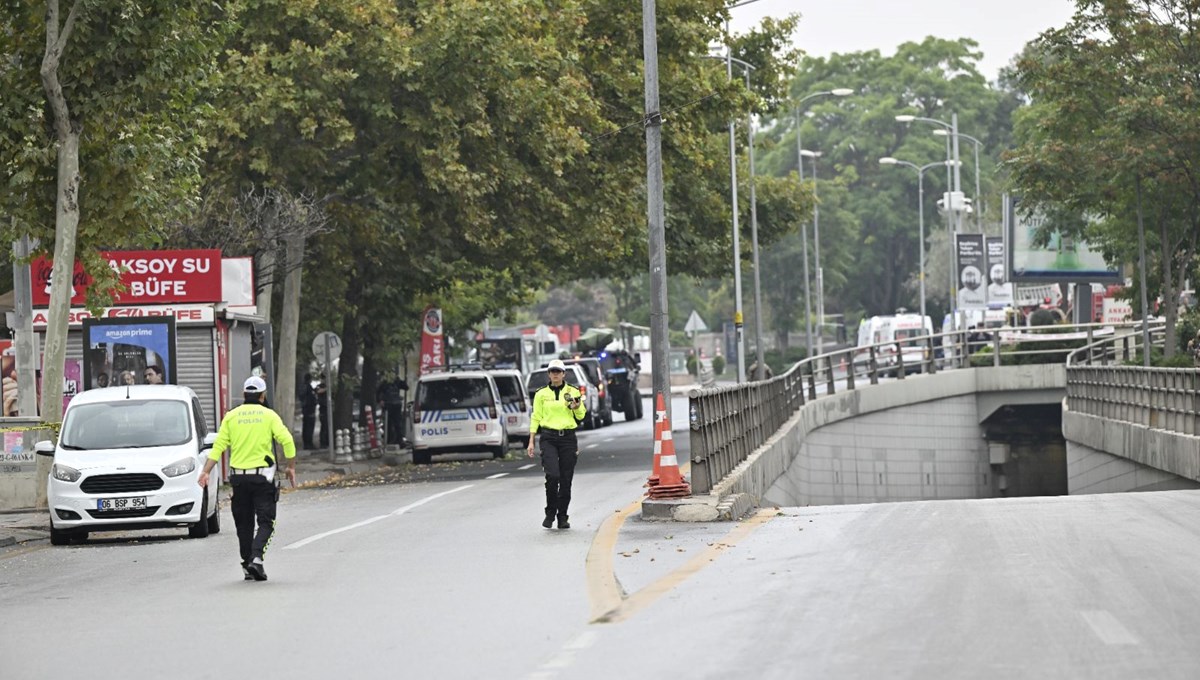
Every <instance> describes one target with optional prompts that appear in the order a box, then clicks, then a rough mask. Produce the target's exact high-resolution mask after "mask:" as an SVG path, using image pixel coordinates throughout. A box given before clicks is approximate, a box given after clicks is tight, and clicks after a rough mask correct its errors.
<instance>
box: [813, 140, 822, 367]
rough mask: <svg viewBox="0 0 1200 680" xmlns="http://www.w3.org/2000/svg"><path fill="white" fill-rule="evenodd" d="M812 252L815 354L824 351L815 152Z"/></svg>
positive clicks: (819, 212)
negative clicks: (814, 281)
mask: <svg viewBox="0 0 1200 680" xmlns="http://www.w3.org/2000/svg"><path fill="white" fill-rule="evenodd" d="M812 159H813V199H814V201H813V254H814V257H815V258H816V262H815V263H814V264H815V265H816V268H817V354H824V353H825V340H824V332H825V277H824V275H823V274H822V272H821V208H820V206H819V205H818V203H819V201H816V200H815V199H816V198H817V154H816V152H813V157H812Z"/></svg>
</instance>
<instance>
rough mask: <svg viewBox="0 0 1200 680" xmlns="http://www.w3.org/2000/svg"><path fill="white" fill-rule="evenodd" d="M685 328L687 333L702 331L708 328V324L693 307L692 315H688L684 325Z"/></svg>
mask: <svg viewBox="0 0 1200 680" xmlns="http://www.w3.org/2000/svg"><path fill="white" fill-rule="evenodd" d="M683 330H684V331H685V332H687V333H700V332H703V331H706V330H708V324H706V323H704V319H701V318H700V315H699V314H697V313H696V310H694V309H693V310H692V315H691V316H689V317H688V320H687V323H686V324H684V326H683Z"/></svg>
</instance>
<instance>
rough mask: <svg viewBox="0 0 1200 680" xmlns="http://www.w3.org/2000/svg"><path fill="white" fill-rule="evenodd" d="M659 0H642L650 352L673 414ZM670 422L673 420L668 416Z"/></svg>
mask: <svg viewBox="0 0 1200 680" xmlns="http://www.w3.org/2000/svg"><path fill="white" fill-rule="evenodd" d="M655 11H656V9H655V0H642V46H643V51H644V55H643V61H644V64H645V81H646V119H645V121H646V218H647V224H648V226H649V229H648V231H649V235H650V236H649V249H650V353H651V357H652V369H651V370H652V371H653V374H652V377H653V388H654V394H655V396H656V397H662V399H663V403H664V404H665V407H666V411H667V418H668V419H669V418H670V417H671V398H670V397H671V382H670V378H671V376H670V370H671V364H670V356H669V354H670V351H671V344H670V339H669V338H668V337H667V244H666V235H665V232H664V226H663V222H664V220H665V217H664V208H663V168H662V114H661V112H660V111H659V110H658V108H659V107H658V26H657V21H656V18H655ZM668 422H669V420H668Z"/></svg>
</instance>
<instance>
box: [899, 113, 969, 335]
mask: <svg viewBox="0 0 1200 680" xmlns="http://www.w3.org/2000/svg"><path fill="white" fill-rule="evenodd" d="M896 120H897V121H898V122H900V123H911V122H913V121H920V122H922V123H931V124H933V125H940V126H941V127H942V128H943V129H945V130H946V133H947V134H948V135H949V137H947V138H946V161H947V165H946V186H947V189H946V222H947V223H948V226H949V230H950V238H949V239H947V241H948V244H947V245H948V248H949V250H950V258H949V260H948V262H949V263H950V266H949V267H947V269H948V270H949V288H947V289H946V290H947V291H948V292H947V296H948V297H949V301H950V305H949V306H950V317H951V318H952V319H954V318H957V312H958V299H957V296H956V295H955V290H954V232H956V231H959V230H960V229H959V228H960V227H961V221H960V220H959V219H958V218H957V217H956V213H957V211H956V210H954V206H953V203H954V200H953V199H954V194H955V193H956V192H958V193H961V191H960V190H959V186H958V180H959V177H960V176H959V173H958V165H961V164H960V163H958V114H957V113H955V114H953V115H952V117H951V120H952V121H953V122H951V123H947V122H946V121H944V120H938V119H937V118H926V117H924V116H914V115H911V114H902V115H898V116H896ZM951 140H953V145H952V144H951ZM950 162H953V163H955V167H954V169H953V171H952V170H951V168H950V165H949V163H950ZM956 325H957V324H956Z"/></svg>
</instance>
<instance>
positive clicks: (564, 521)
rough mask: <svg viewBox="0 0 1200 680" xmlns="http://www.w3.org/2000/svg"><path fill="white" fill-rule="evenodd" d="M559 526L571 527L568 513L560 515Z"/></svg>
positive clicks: (560, 527)
mask: <svg viewBox="0 0 1200 680" xmlns="http://www.w3.org/2000/svg"><path fill="white" fill-rule="evenodd" d="M558 528H559V529H570V528H571V523H570V522H568V521H567V516H566V515H559V516H558Z"/></svg>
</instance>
